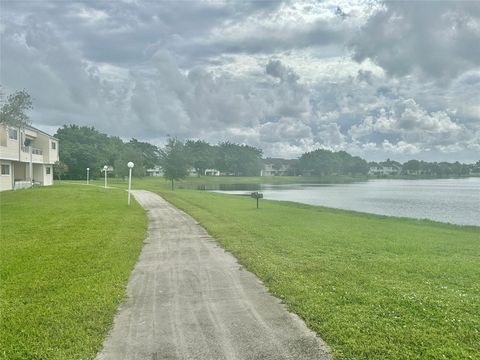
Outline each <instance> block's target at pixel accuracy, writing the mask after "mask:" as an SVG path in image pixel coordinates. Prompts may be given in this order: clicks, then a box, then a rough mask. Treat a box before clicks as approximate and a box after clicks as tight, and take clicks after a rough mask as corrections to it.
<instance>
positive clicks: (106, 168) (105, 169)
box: [103, 165, 108, 189]
mask: <svg viewBox="0 0 480 360" xmlns="http://www.w3.org/2000/svg"><path fill="white" fill-rule="evenodd" d="M107 170H108V166H107V165H105V166H104V167H103V171H105V189H106V188H107Z"/></svg>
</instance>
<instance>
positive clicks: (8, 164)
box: [0, 124, 59, 191]
mask: <svg viewBox="0 0 480 360" xmlns="http://www.w3.org/2000/svg"><path fill="white" fill-rule="evenodd" d="M58 146H59V144H58V139H56V138H54V137H53V136H51V135H49V134H47V133H45V132H43V131H41V130H39V129H36V128H34V127H32V126H26V127H24V128H19V127H14V126H7V125H4V124H2V125H0V165H1V175H0V191H4V190H12V189H14V190H15V189H21V188H29V187H31V186H33V185H44V186H48V185H52V184H53V164H54V163H55V162H56V161H58Z"/></svg>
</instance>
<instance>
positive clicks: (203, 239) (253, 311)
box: [97, 190, 332, 360]
mask: <svg viewBox="0 0 480 360" xmlns="http://www.w3.org/2000/svg"><path fill="white" fill-rule="evenodd" d="M132 193H133V195H134V196H135V198H136V199H137V201H138V202H139V203H140V204H141V205H142V206H143V207H144V208H145V209H146V210H147V212H148V219H149V228H148V238H147V239H146V240H145V244H144V247H143V250H142V252H141V254H140V258H139V261H138V263H137V264H136V266H135V269H134V271H133V273H132V275H131V278H130V281H129V283H128V288H127V293H128V298H127V300H126V301H125V303H124V304H122V306H121V307H120V309H119V312H118V313H117V315H116V316H115V321H114V326H113V329H112V331H111V333H110V334H109V336H108V338H107V339H106V340H105V342H104V344H103V346H104V348H103V350H102V351H101V352H100V353H99V354H98V355H97V360H106V359H111V360H120V359H126V360H134V359H145V360H147V359H148V360H160V359H192V360H215V359H228V360H229V359H239V360H240V359H242V360H246V359H272V360H281V359H292V360H293V359H295V360H300V359H308V360H313V359H322V360H323V359H331V358H332V357H331V355H330V353H329V350H328V347H327V346H326V345H325V343H324V342H323V341H322V340H321V339H320V338H318V337H317V336H316V335H315V334H314V333H313V332H312V331H310V330H309V329H307V327H306V326H305V324H304V323H303V321H302V320H301V319H300V318H298V317H297V316H296V315H293V314H291V313H289V312H288V311H287V310H286V309H285V307H284V305H282V304H281V303H280V301H279V300H278V299H277V298H275V297H273V296H272V295H270V294H269V293H268V292H267V290H266V288H265V286H264V285H263V284H262V283H261V282H260V281H259V280H258V279H257V278H256V277H255V276H254V275H253V274H252V273H250V272H248V271H246V270H245V269H244V268H242V267H241V266H240V265H239V264H238V263H237V261H236V259H235V258H234V257H233V256H232V255H230V254H229V253H228V252H226V251H224V250H223V249H222V248H221V247H220V246H219V245H218V244H217V242H216V241H215V240H214V239H213V238H212V237H211V236H210V235H208V233H207V232H206V231H205V230H204V229H203V228H202V227H201V226H199V225H198V224H197V223H196V221H195V220H194V219H193V218H191V217H190V216H188V215H187V214H185V213H184V212H182V211H180V210H179V209H177V208H175V207H174V206H172V205H171V204H169V203H168V202H166V201H165V200H163V199H162V198H161V197H160V196H158V195H156V194H154V193H151V192H148V191H142V190H136V191H132Z"/></svg>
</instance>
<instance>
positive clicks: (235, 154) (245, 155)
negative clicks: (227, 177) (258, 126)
mask: <svg viewBox="0 0 480 360" xmlns="http://www.w3.org/2000/svg"><path fill="white" fill-rule="evenodd" d="M215 166H216V168H217V169H218V170H221V171H224V172H226V173H230V174H233V175H235V176H258V175H259V174H260V169H261V168H262V150H261V149H257V148H255V147H253V146H249V145H239V144H233V143H231V142H228V141H226V142H223V143H221V144H219V145H218V158H217V161H216V164H215Z"/></svg>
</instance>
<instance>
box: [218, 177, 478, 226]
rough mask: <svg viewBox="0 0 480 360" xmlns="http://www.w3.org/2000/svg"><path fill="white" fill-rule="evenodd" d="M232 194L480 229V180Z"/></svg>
mask: <svg viewBox="0 0 480 360" xmlns="http://www.w3.org/2000/svg"><path fill="white" fill-rule="evenodd" d="M230 188H233V189H234V190H228V189H227V190H226V189H225V187H221V188H220V189H221V190H215V191H216V192H221V193H229V194H248V193H249V192H250V191H253V190H260V191H262V192H263V195H264V198H265V199H269V200H285V201H295V202H299V203H304V204H310V205H321V206H327V207H332V208H338V209H345V210H354V211H361V212H366V213H372V214H380V215H388V216H401V217H409V218H416V219H430V220H435V221H440V222H446V223H453V224H459V225H477V226H480V178H465V179H433V180H369V181H365V182H357V183H350V184H328V185H326V184H288V185H254V186H252V185H248V186H244V187H243V186H242V185H235V186H232V185H230Z"/></svg>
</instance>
